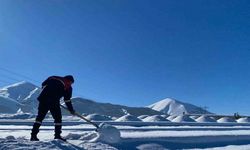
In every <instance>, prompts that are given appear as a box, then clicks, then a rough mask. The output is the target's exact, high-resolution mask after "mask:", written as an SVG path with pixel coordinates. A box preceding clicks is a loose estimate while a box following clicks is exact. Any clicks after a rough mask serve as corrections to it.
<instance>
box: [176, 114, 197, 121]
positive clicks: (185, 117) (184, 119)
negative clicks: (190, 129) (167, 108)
mask: <svg viewBox="0 0 250 150" xmlns="http://www.w3.org/2000/svg"><path fill="white" fill-rule="evenodd" d="M172 122H195V120H193V119H191V118H190V117H189V116H186V115H180V116H177V117H176V118H174V119H173V120H172Z"/></svg>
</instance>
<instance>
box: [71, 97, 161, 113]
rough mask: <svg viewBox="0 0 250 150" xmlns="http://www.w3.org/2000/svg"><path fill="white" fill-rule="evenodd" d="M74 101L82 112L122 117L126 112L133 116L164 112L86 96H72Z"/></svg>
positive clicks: (76, 108) (77, 108)
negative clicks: (96, 100)
mask: <svg viewBox="0 0 250 150" xmlns="http://www.w3.org/2000/svg"><path fill="white" fill-rule="evenodd" d="M72 103H73V106H74V109H75V110H77V111H78V112H80V113H87V114H93V113H97V114H102V115H106V116H112V117H121V116H123V115H126V114H131V115H133V116H136V117H137V116H140V115H145V114H146V115H161V114H163V113H161V112H158V111H155V110H152V109H150V108H146V107H128V106H123V105H115V104H110V103H99V102H95V101H93V100H89V99H84V98H80V97H78V98H72Z"/></svg>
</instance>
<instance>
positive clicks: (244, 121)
mask: <svg viewBox="0 0 250 150" xmlns="http://www.w3.org/2000/svg"><path fill="white" fill-rule="evenodd" d="M237 122H238V123H249V122H250V118H249V117H245V118H240V119H238V120H237Z"/></svg>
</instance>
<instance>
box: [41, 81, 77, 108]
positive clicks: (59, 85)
mask: <svg viewBox="0 0 250 150" xmlns="http://www.w3.org/2000/svg"><path fill="white" fill-rule="evenodd" d="M63 80H64V79H63V77H59V76H51V77H49V78H48V79H46V80H45V81H44V82H43V83H42V88H43V89H42V92H41V93H40V95H39V96H38V98H37V99H38V100H39V102H44V103H47V104H58V105H59V104H60V99H61V98H62V97H64V101H65V103H66V105H67V107H68V109H69V110H70V111H73V107H72V104H71V101H70V99H71V96H72V87H68V88H67V89H66V87H65V84H64V81H63Z"/></svg>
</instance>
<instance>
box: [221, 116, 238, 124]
mask: <svg viewBox="0 0 250 150" xmlns="http://www.w3.org/2000/svg"><path fill="white" fill-rule="evenodd" d="M217 122H219V123H227V122H236V121H235V120H234V119H233V118H230V117H223V118H220V119H219V120H217Z"/></svg>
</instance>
